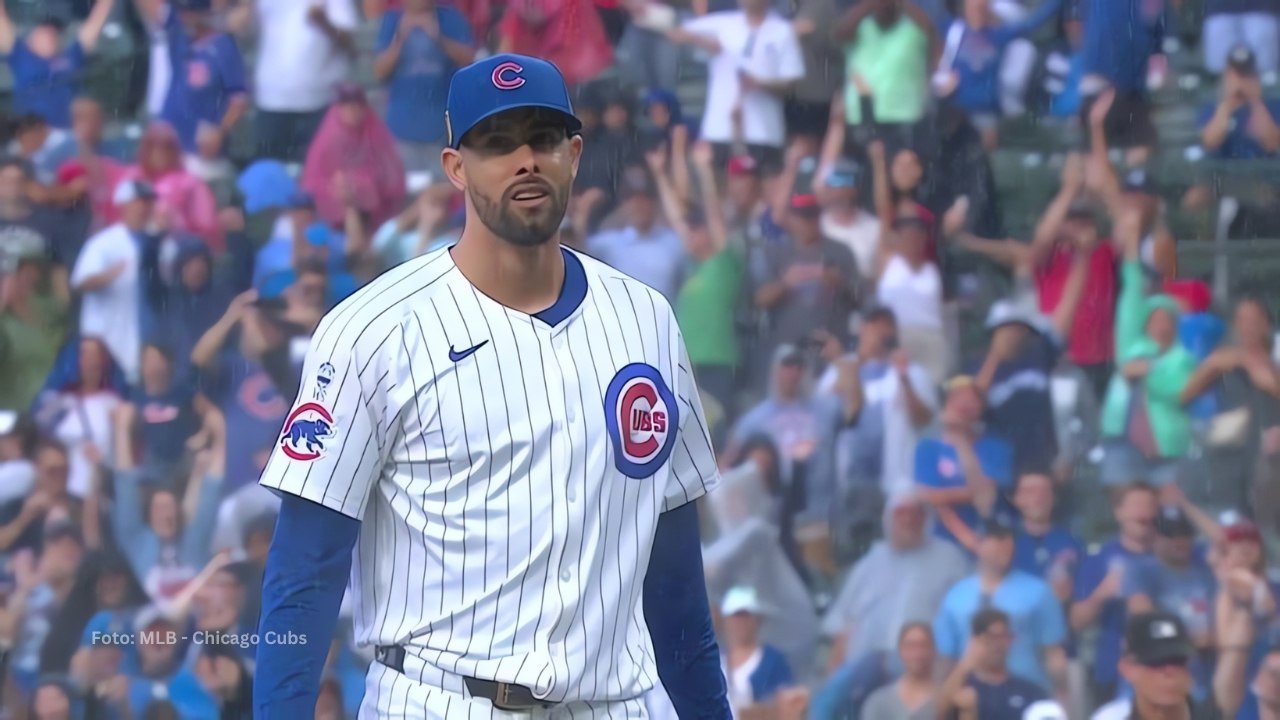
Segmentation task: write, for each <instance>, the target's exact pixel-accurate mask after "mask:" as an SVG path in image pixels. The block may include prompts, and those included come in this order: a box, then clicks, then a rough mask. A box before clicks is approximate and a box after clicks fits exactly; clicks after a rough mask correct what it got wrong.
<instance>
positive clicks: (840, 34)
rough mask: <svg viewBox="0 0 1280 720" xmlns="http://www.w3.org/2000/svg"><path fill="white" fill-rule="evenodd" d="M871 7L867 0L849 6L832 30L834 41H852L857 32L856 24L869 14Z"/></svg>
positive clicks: (859, 23) (860, 22)
mask: <svg viewBox="0 0 1280 720" xmlns="http://www.w3.org/2000/svg"><path fill="white" fill-rule="evenodd" d="M872 9H873V5H872V3H871V2H869V0H861V1H860V2H859V3H858V4H857V5H854V6H853V7H851V8H849V10H848V11H847V12H845V14H844V16H843V17H841V18H840V20H839V21H838V22H836V26H835V29H834V30H833V31H832V36H833V37H834V38H835V40H836V42H840V43H851V42H853V41H854V39H855V36H856V35H857V34H858V26H859V25H861V24H862V21H863V20H865V19H866V18H867V16H868V15H870V14H871V10H872Z"/></svg>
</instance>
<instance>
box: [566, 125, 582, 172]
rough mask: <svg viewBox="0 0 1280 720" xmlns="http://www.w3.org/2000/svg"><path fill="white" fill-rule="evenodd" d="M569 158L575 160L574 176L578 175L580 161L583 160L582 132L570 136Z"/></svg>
mask: <svg viewBox="0 0 1280 720" xmlns="http://www.w3.org/2000/svg"><path fill="white" fill-rule="evenodd" d="M569 158H570V159H571V160H572V162H573V177H575V178H576V177H578V163H579V162H581V160H582V133H574V134H573V135H570V136H569Z"/></svg>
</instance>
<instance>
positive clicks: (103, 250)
mask: <svg viewBox="0 0 1280 720" xmlns="http://www.w3.org/2000/svg"><path fill="white" fill-rule="evenodd" d="M155 200H156V193H155V190H153V189H152V188H151V186H150V185H148V184H147V183H145V182H142V181H140V180H126V181H124V182H121V183H120V184H119V185H117V186H116V190H115V195H114V197H113V198H112V201H113V202H114V203H115V206H116V208H117V209H118V210H119V211H120V221H119V222H117V223H116V224H114V225H111V226H109V227H107V228H105V229H103V230H102V231H100V232H98V233H97V234H95V235H94V236H93V237H91V238H89V240H88V241H87V242H86V243H85V245H84V249H83V250H81V251H80V257H78V258H76V264H75V268H74V269H72V271H71V289H72V290H74V291H75V292H77V293H79V294H80V295H81V303H80V332H81V334H83V335H86V336H92V337H97V338H101V339H102V341H103V342H104V343H106V345H107V349H108V350H110V351H111V356H112V357H113V358H114V359H115V361H116V362H117V363H119V365H120V369H121V370H122V371H123V372H124V375H125V378H126V379H127V380H128V381H129V382H130V383H132V382H135V381H137V379H138V369H139V363H140V362H141V353H142V304H143V292H142V283H143V277H142V257H143V247H142V244H143V242H144V241H143V232H144V228H146V226H147V224H148V223H149V222H150V220H151V215H152V211H153V210H154V209H155Z"/></svg>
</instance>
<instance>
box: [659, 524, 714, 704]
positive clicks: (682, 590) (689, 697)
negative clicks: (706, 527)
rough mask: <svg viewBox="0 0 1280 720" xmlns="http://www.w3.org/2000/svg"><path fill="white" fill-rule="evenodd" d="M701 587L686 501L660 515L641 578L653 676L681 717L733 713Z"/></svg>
mask: <svg viewBox="0 0 1280 720" xmlns="http://www.w3.org/2000/svg"><path fill="white" fill-rule="evenodd" d="M706 587H707V581H706V576H705V575H704V573H703V570H702V542H701V540H700V538H699V535H698V510H697V506H696V505H695V504H694V503H686V504H684V505H681V506H680V507H678V508H675V509H674V510H670V511H668V512H665V513H663V514H662V515H661V516H659V518H658V529H657V532H656V534H655V535H654V539H653V553H652V555H651V557H650V558H649V569H648V572H647V573H646V574H645V580H644V617H645V623H646V624H647V625H648V626H649V635H650V637H651V638H652V640H653V650H654V655H655V659H656V660H657V664H658V677H659V678H661V679H662V685H663V687H664V688H665V689H666V691H667V695H668V696H669V697H670V698H671V704H672V705H674V706H675V709H676V715H677V716H679V717H682V718H700V719H702V718H707V719H715V718H729V717H732V715H731V713H730V711H729V700H728V695H727V691H726V687H725V681H724V673H723V672H721V670H720V650H719V648H718V647H717V646H716V635H715V629H714V628H713V627H712V624H711V607H710V605H709V604H708V602H707V591H706Z"/></svg>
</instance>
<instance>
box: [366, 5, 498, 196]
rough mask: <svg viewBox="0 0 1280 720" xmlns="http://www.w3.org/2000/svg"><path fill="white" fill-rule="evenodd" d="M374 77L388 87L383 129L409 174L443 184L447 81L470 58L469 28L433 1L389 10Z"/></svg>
mask: <svg viewBox="0 0 1280 720" xmlns="http://www.w3.org/2000/svg"><path fill="white" fill-rule="evenodd" d="M377 53H378V54H377V57H376V58H375V59H374V62H373V75H374V77H375V78H377V79H378V81H379V82H383V83H386V84H387V90H388V93H387V127H388V128H390V130H391V134H392V135H394V136H395V138H396V140H397V141H398V143H399V148H400V157H401V159H403V160H404V163H405V168H406V169H408V170H411V171H413V170H427V171H430V172H431V173H432V174H433V176H435V178H436V179H437V180H442V179H443V175H441V171H440V150H441V149H442V148H443V147H444V144H445V142H446V138H445V119H444V101H445V95H446V94H447V93H448V90H449V79H450V78H452V77H453V73H454V72H455V71H457V69H458V68H459V67H461V66H463V65H468V64H470V63H471V61H473V60H475V57H476V49H475V40H474V39H473V38H472V37H471V25H470V24H469V23H467V19H466V18H465V17H464V16H463V15H462V13H460V12H458V11H457V10H455V9H454V8H452V7H438V6H437V5H436V3H435V0H405V3H404V10H388V11H387V13H386V14H384V15H383V16H382V27H381V28H380V29H379V30H378V44H377Z"/></svg>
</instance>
